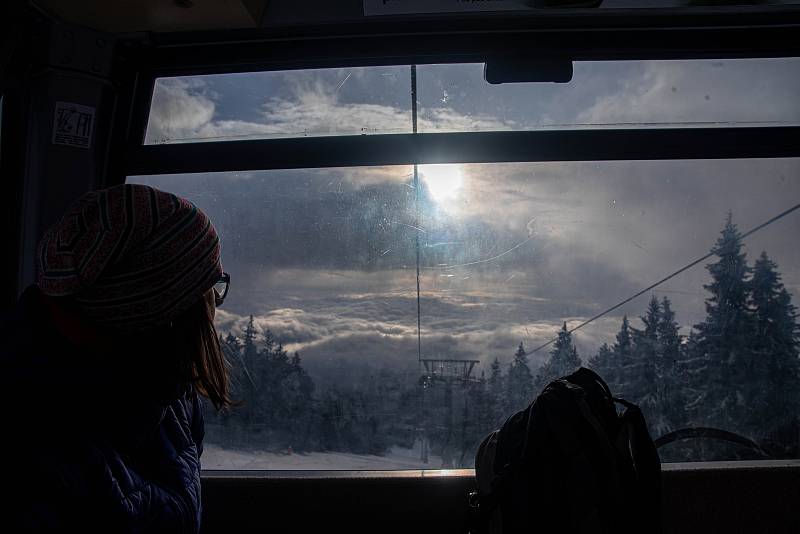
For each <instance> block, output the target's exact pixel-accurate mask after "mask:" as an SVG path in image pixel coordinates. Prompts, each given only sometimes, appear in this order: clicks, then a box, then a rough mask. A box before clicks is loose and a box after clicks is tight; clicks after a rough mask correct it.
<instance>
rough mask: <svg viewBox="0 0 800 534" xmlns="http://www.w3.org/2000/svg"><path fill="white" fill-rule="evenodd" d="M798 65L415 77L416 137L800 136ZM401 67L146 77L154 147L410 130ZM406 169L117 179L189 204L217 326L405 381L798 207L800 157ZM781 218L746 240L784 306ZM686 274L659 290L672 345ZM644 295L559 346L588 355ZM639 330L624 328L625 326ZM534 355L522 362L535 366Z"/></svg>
mask: <svg viewBox="0 0 800 534" xmlns="http://www.w3.org/2000/svg"><path fill="white" fill-rule="evenodd" d="M798 94H800V61H798V60H796V59H776V60H726V61H631V62H606V63H599V62H598V63H576V64H575V76H574V78H573V80H572V81H571V82H570V83H568V84H512V85H501V86H498V85H489V84H487V83H486V82H485V81H484V80H483V77H482V65H426V66H419V67H418V106H419V117H420V121H419V129H420V131H423V132H437V131H490V130H522V129H537V128H538V129H542V128H561V127H565V126H579V127H589V128H598V127H608V126H614V127H628V126H633V125H635V126H638V127H649V126H671V125H676V124H677V125H679V124H683V125H706V124H720V123H721V124H723V125H724V124H728V123H738V124H740V125H746V124H764V123H767V124H798V123H800V99H798V98H797V95H798ZM410 98H411V97H410V70H409V68H408V67H370V68H360V69H358V68H357V69H325V70H316V71H287V72H279V73H245V74H232V75H215V76H201V77H191V78H170V79H161V80H159V81H158V83H157V85H156V90H155V93H154V96H153V105H152V111H151V116H150V121H149V127H148V132H147V142H148V143H164V142H169V143H175V142H193V141H203V140H219V139H240V138H269V137H292V136H312V135H337V134H339V135H341V134H366V135H369V134H375V133H405V132H410V131H411V100H410ZM419 173H420V177H421V182H420V183H421V188H420V191H419V195H418V201H417V203H415V189H414V183H413V178H412V177H413V167H412V166H393V167H359V168H334V169H299V170H280V171H261V172H251V171H248V172H230V173H206V174H192V175H160V176H150V177H130V178H129V181H132V182H138V183H148V184H151V185H154V186H156V187H158V188H160V189H164V190H167V191H172V192H174V193H176V194H178V195H181V196H185V197H187V198H189V199H190V200H192V201H193V202H195V203H196V204H197V205H198V206H199V207H200V208H201V209H203V210H204V211H205V212H206V213H208V215H209V216H210V217H211V219H212V221H213V222H214V224H215V226H216V228H217V230H218V231H219V233H220V236H221V240H222V250H223V265H224V268H225V270H226V271H227V272H230V273H231V276H232V283H231V291H230V296H229V298H228V300H226V302H225V305H224V307H223V308H221V309H220V310H218V317H217V324H218V328H219V329H220V330H221V331H232V332H234V333H240V332H241V330H242V328H243V326H244V324H245V323H246V320H247V317H248V316H249V315H250V314H252V315H254V317H255V322H256V324H257V325H258V327H259V328H260V329H270V330H272V331H273V332H274V333H275V334H276V336H277V337H278V339H280V340H282V341H283V343H284V345H285V346H286V348H287V349H289V350H292V351H294V350H297V351H299V352H300V354H301V356H302V358H303V361H304V364H305V365H306V367H307V368H308V369H309V371H310V372H311V373H312V376H314V378H315V380H318V381H320V382H342V381H353V380H357V379H358V377H359V376H362V375H364V374H372V373H375V372H377V371H378V370H380V369H381V368H384V367H390V368H392V369H399V370H403V371H408V372H413V371H414V370H416V368H417V356H418V355H417V299H416V254H417V247H416V243H417V239H418V240H419V252H420V310H421V314H420V323H421V338H422V357H424V358H426V357H427V358H464V359H478V360H480V361H481V362H482V364H481V365H480V366H478V368H477V371H476V372H477V373H478V374H480V372H481V370H484V369H486V365H487V364H488V363H489V362H490V361H491V360H493V359H494V358H495V357H497V358H499V359H500V360H501V361H508V360H509V359H510V358H511V356H512V355H513V353H514V351H515V349H516V348H517V345H518V344H519V343H520V342H523V343H524V345H525V347H526V348H528V349H530V348H532V347H535V346H537V345H539V344H541V343H543V342H544V341H547V340H548V339H550V338H552V337H553V336H554V335H555V334H556V333H557V331H558V328H559V327H560V326H561V325H562V324H563V323H564V322H566V323H567V324H568V325H569V326H574V325H576V324H578V323H580V322H581V321H582V320H584V319H585V318H587V317H590V316H592V315H594V314H595V313H597V312H598V311H600V310H602V309H604V308H606V307H608V306H610V305H612V304H615V303H616V302H618V301H620V300H622V299H623V298H625V297H627V296H629V295H631V294H633V293H635V292H636V291H638V290H639V289H641V288H643V287H646V286H647V285H649V284H650V283H652V282H654V281H656V280H658V279H659V278H661V277H662V276H664V275H666V274H668V273H670V272H672V271H674V270H676V269H677V268H679V267H682V266H683V265H685V264H686V263H688V262H690V261H692V260H694V259H696V258H697V257H699V256H702V255H704V254H705V253H706V252H708V250H709V249H710V248H711V246H712V245H713V244H714V241H715V240H716V238H717V236H718V235H719V231H720V229H721V228H722V225H723V223H724V220H725V217H726V216H727V214H728V212H731V213H732V216H733V220H734V222H735V223H736V224H737V225H738V226H739V228H740V230H742V231H746V230H748V229H750V228H751V227H753V226H755V225H757V224H759V223H761V222H763V221H765V220H767V219H769V218H770V217H772V216H773V215H775V214H776V213H779V212H781V211H783V210H784V209H786V208H788V207H791V206H792V205H794V204H797V203H798V202H800V160H798V159H772V160H724V161H649V162H648V161H618V162H617V161H614V162H554V163H530V162H520V163H508V164H506V163H503V164H462V165H423V166H420V169H419ZM798 230H800V212H796V213H794V214H792V215H790V216H788V217H786V218H784V219H782V220H781V221H779V222H777V223H775V224H774V225H772V226H770V227H768V228H766V229H765V230H763V231H761V232H760V233H758V234H756V235H754V236H752V237H751V238H749V239H748V240H747V241H746V252H747V253H748V257H749V259H750V261H751V263H752V261H753V260H754V259H755V257H756V256H757V255H758V254H760V253H761V251H762V250H766V251H767V252H768V254H769V255H770V257H771V258H772V259H773V260H774V261H776V262H777V263H778V265H779V267H780V271H781V272H782V274H783V280H784V283H785V284H786V285H787V287H788V288H789V290H790V291H791V292H792V293H793V295H795V302H796V303H797V298H798V295H800V249H799V248H798V246H797V243H796V242H797V238H796V235H797V233H798ZM707 282H708V277H707V272H706V270H705V269H704V268H703V267H702V266H698V267H695V268H694V269H692V270H690V271H688V272H686V273H684V274H682V275H680V276H679V277H677V278H675V279H673V280H671V281H669V282H668V283H666V284H664V285H663V286H661V287H659V288H658V289H657V290H656V291H655V292H654V293H655V295H656V296H658V297H659V298H661V297H664V296H667V297H669V298H670V299H671V300H672V301H673V308H674V309H675V311H676V312H677V320H678V321H679V322H680V323H681V324H682V325H684V329H683V332H684V333H688V331H689V329H690V327H691V325H692V324H695V323H697V322H699V321H701V320H702V318H703V316H704V298H705V296H706V295H705V292H704V290H703V287H702V286H703V284H704V283H707ZM648 298H649V295H645V296H643V297H641V298H639V299H637V300H636V301H634V302H632V303H630V304H629V305H626V306H624V307H623V308H621V309H620V310H617V311H615V312H614V313H613V314H610V315H609V316H606V317H604V318H602V319H600V320H598V321H597V322H595V323H593V324H591V325H589V326H587V327H586V328H585V329H582V330H580V331H578V332H576V333H575V341H576V344H577V345H578V349H579V353H580V355H581V356H582V357H583V358H584V360H585V359H587V358H588V357H589V356H591V355H592V354H593V353H594V352H596V350H597V347H598V346H599V345H600V344H601V343H603V342H608V343H612V342H613V336H614V333H615V332H616V330H617V329H618V328H619V324H620V322H621V317H622V315H623V314H628V315H629V316H631V317H634V316H638V315H641V314H642V313H643V312H644V309H645V307H646V304H647V299H648ZM636 324H638V320H635V321H634V325H636ZM546 357H547V350H544V351H541V352H538V353H535V354H533V355H531V357H530V359H531V364H532V367H534V368H536V367H538V366H539V365H540V364H541V363H542V362H543V361H544V359H545V358H546Z"/></svg>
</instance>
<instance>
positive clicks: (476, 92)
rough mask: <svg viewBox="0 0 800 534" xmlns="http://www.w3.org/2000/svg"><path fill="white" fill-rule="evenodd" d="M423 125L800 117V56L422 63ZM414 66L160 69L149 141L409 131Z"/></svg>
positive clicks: (726, 122)
mask: <svg viewBox="0 0 800 534" xmlns="http://www.w3.org/2000/svg"><path fill="white" fill-rule="evenodd" d="M417 70H418V73H417V83H416V91H417V103H418V107H419V118H418V131H419V132H423V133H425V132H429V133H430V132H469V131H497V130H512V131H513V130H537V129H563V128H568V127H576V126H577V127H581V128H611V127H613V128H620V127H623V128H642V127H648V128H651V127H664V126H672V127H674V126H695V127H697V126H710V125H713V126H764V125H798V124H800V100H799V99H798V98H797V95H798V94H800V75H799V74H798V73H800V59H797V58H782V59H737V60H730V59H729V60H715V61H712V60H705V61H614V62H608V61H606V62H588V61H584V62H575V64H574V76H573V79H572V81H570V82H569V83H564V84H556V83H536V84H533V83H522V84H503V85H490V84H488V83H486V82H485V81H484V80H483V64H457V65H420V66H418V67H417ZM411 102H412V95H411V75H410V69H409V67H407V66H406V67H360V68H342V69H316V70H300V71H278V72H261V73H241V74H224V75H219V74H218V75H208V76H194V77H182V78H161V79H159V80H157V81H156V85H155V90H154V93H153V104H152V108H151V111H150V120H149V124H148V129H147V136H146V140H145V142H146V143H147V144H159V143H185V142H198V141H220V140H236V139H268V138H278V137H289V138H291V137H314V136H329V135H361V134H386V133H411V131H412V129H413V124H412V110H411V107H412V106H411Z"/></svg>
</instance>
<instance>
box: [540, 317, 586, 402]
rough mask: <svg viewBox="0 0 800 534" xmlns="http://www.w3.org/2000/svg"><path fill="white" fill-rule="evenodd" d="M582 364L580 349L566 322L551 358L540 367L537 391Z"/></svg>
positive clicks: (554, 345)
mask: <svg viewBox="0 0 800 534" xmlns="http://www.w3.org/2000/svg"><path fill="white" fill-rule="evenodd" d="M580 366H581V359H580V357H579V356H578V350H577V349H576V348H575V346H574V345H573V344H572V334H570V333H569V331H568V330H567V323H566V322H565V323H564V326H563V327H562V328H561V331H560V332H559V333H558V339H556V341H555V343H554V344H553V350H551V351H550V359H549V360H548V361H547V362H546V363H545V364H544V365H543V366H542V367H541V369H539V374H538V375H537V377H536V389H537V391H541V390H542V389H544V388H545V386H547V384H548V383H549V382H550V381H552V380H555V379H556V378H560V377H562V376H565V375H568V374H569V373H571V372H573V371H575V370H576V369H578V367H580Z"/></svg>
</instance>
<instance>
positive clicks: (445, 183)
mask: <svg viewBox="0 0 800 534" xmlns="http://www.w3.org/2000/svg"><path fill="white" fill-rule="evenodd" d="M419 173H420V176H421V177H422V179H423V180H425V184H427V186H428V191H430V192H431V196H432V197H433V199H434V200H435V201H436V202H437V203H439V204H443V203H446V202H448V201H453V200H455V199H456V198H458V196H459V194H460V193H461V186H462V185H463V183H464V176H463V174H462V172H461V165H456V164H451V163H448V164H436V165H420V166H419Z"/></svg>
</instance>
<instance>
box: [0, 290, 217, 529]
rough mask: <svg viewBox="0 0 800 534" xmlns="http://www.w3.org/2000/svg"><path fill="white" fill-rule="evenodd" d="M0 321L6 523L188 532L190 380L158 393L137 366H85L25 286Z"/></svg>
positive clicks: (194, 518)
mask: <svg viewBox="0 0 800 534" xmlns="http://www.w3.org/2000/svg"><path fill="white" fill-rule="evenodd" d="M0 330H2V338H1V339H2V340H3V344H2V348H0V365H1V367H0V394H2V395H3V405H2V407H3V413H2V415H1V416H0V424H1V425H2V427H3V428H5V431H4V432H3V435H2V437H0V461H2V462H3V463H4V464H6V467H4V469H3V470H2V471H0V472H4V474H5V477H4V480H3V482H2V484H3V486H4V489H5V490H6V491H4V492H3V494H4V495H6V497H3V498H0V503H2V505H3V508H4V510H3V511H2V513H0V524H4V525H10V526H11V528H10V529H9V530H6V531H7V532H177V533H182V532H187V533H196V532H197V531H198V530H199V528H200V515H201V504H200V462H199V457H200V454H201V453H202V440H203V419H202V411H201V406H200V402H199V399H198V397H197V395H196V393H195V392H194V390H192V389H190V388H186V389H185V390H184V391H183V392H182V393H180V394H179V396H178V398H177V399H175V398H174V396H173V398H171V399H169V400H164V399H163V397H159V396H158V395H155V394H153V391H154V390H156V389H158V388H157V387H155V386H153V387H152V388H151V387H147V386H148V384H147V383H144V384H143V382H142V378H143V377H142V376H138V377H136V378H135V379H129V377H126V376H124V373H117V374H115V373H113V372H110V371H109V369H108V368H106V367H104V366H102V365H97V364H96V362H93V359H92V357H90V356H87V355H86V354H82V353H81V352H80V351H78V350H77V349H76V348H75V347H73V346H72V345H71V344H70V343H69V342H68V341H67V340H65V339H64V338H63V337H62V336H60V334H59V333H58V331H57V330H56V329H55V327H54V326H53V324H52V320H51V319H50V314H49V313H48V312H47V311H46V308H45V307H44V306H43V304H42V300H41V295H40V294H39V292H38V290H37V289H36V288H35V287H31V288H29V289H28V290H26V292H25V294H23V296H22V298H21V299H20V302H19V304H18V306H17V308H16V309H15V310H14V312H13V313H12V314H11V315H10V316H9V317H7V318H5V320H4V321H3V324H2V326H0ZM130 368H131V367H130V366H129V367H128V369H130ZM156 375H157V373H156V374H154V375H153V376H152V379H153V383H154V384H155V383H157V382H158V376H156ZM4 530H5V529H4Z"/></svg>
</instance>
